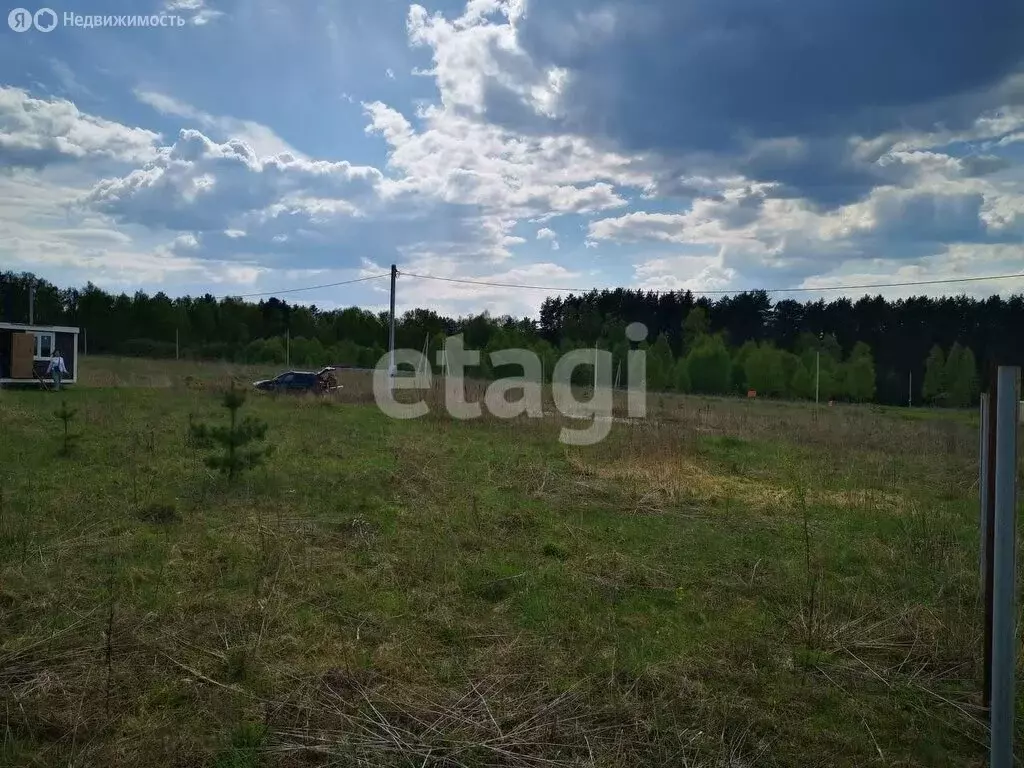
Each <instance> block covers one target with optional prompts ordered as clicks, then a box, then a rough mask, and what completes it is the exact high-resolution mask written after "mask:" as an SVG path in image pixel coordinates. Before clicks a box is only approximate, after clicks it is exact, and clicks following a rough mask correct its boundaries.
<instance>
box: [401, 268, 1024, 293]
mask: <svg viewBox="0 0 1024 768" xmlns="http://www.w3.org/2000/svg"><path fill="white" fill-rule="evenodd" d="M398 274H399V275H404V276H405V277H413V278H418V279H420V280H441V281H443V282H446V283H463V284H467V285H483V286H490V287H494V288H524V289H528V290H535V291H552V292H560V293H566V292H569V293H588V292H590V291H596V290H611V289H607V288H596V287H594V286H591V287H590V288H567V287H564V286H547V285H523V284H520V283H503V282H495V281H491V280H471V279H469V278H460V277H441V276H439V275H420V274H416V273H413V272H403V271H401V270H399V272H398ZM1012 278H1024V273H1016V274H1012V275H982V276H975V277H953V278H943V279H937V280H908V281H904V282H896V283H865V284H860V285H829V286H816V287H811V286H801V287H798V288H746V289H741V288H729V289H715V290H697V291H694V290H691V293H696V294H700V295H727V294H734V293H752V292H754V291H762V290H763V291H765V292H766V293H813V292H816V291H855V290H862V289H868V288H907V287H912V286H917V285H942V284H952V283H971V282H979V281H986V280H1009V279H1012Z"/></svg>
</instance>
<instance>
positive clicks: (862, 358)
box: [842, 341, 875, 403]
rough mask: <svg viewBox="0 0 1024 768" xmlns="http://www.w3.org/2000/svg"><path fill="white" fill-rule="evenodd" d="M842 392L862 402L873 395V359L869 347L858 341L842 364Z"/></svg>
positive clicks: (851, 398) (853, 399) (855, 400)
mask: <svg viewBox="0 0 1024 768" xmlns="http://www.w3.org/2000/svg"><path fill="white" fill-rule="evenodd" d="M842 372H843V382H842V392H843V394H844V395H845V396H846V397H848V398H849V399H850V400H852V401H854V402H857V403H863V402H867V401H868V400H871V399H873V398H874V396H875V361H874V358H873V357H872V355H871V348H870V347H869V346H868V345H867V344H865V343H864V342H863V341H858V342H857V343H856V344H855V345H854V347H853V350H852V351H851V353H850V358H849V360H847V361H846V363H845V364H844V365H843V366H842Z"/></svg>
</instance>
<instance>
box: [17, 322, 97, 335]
mask: <svg viewBox="0 0 1024 768" xmlns="http://www.w3.org/2000/svg"><path fill="white" fill-rule="evenodd" d="M0 329H3V330H8V331H52V332H53V333H78V332H79V329H78V328H72V327H71V326H70V325H39V324H38V323H36V324H35V325H28V324H27V323H0Z"/></svg>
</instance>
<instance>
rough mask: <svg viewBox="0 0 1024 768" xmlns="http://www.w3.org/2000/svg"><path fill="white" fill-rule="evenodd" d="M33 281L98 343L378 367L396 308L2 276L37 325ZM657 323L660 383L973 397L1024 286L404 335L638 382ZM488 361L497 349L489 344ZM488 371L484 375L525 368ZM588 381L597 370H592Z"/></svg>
mask: <svg viewBox="0 0 1024 768" xmlns="http://www.w3.org/2000/svg"><path fill="white" fill-rule="evenodd" d="M32 285H35V295H34V307H33V309H34V319H35V322H36V323H38V324H52V325H73V326H78V327H80V328H82V329H83V331H84V333H83V335H82V337H81V339H82V342H83V344H84V345H85V346H86V349H85V350H84V351H86V352H87V353H88V354H110V355H131V356H139V357H157V358H159V357H174V356H175V355H179V356H181V357H191V358H199V359H223V360H232V361H237V362H250V363H280V364H285V362H286V360H287V362H290V363H291V364H292V365H299V366H316V365H353V366H367V367H369V366H373V365H375V364H376V362H377V360H378V359H379V358H380V357H381V356H382V355H383V354H384V352H385V350H386V347H387V339H388V316H387V313H386V312H376V313H375V312H372V311H369V310H366V309H361V308H358V307H349V308H346V309H335V310H321V309H318V308H317V307H316V306H307V305H303V304H296V303H288V302H286V301H282V300H280V299H277V298H267V299H261V300H259V301H245V300H243V299H242V298H231V297H227V298H219V299H218V298H215V297H214V296H212V295H209V294H207V295H204V296H197V297H189V296H185V297H177V298H171V297H169V296H167V295H166V294H164V293H156V294H153V295H148V294H146V293H143V292H136V293H135V294H134V295H131V296H129V295H127V294H125V293H121V294H116V295H115V294H112V293H108V292H106V291H104V290H102V289H101V288H99V287H97V286H95V285H93V284H91V283H90V284H88V285H86V286H85V287H83V288H62V287H59V286H56V285H54V284H52V283H50V282H48V281H46V280H41V279H39V278H37V277H35V276H34V275H32V274H29V273H20V274H16V273H13V272H3V273H0V314H2V317H3V319H4V320H5V321H7V322H22V323H24V322H27V321H28V316H29V293H30V287H31V286H32ZM632 322H641V323H643V324H644V325H645V326H646V327H647V329H648V340H647V341H645V342H642V344H641V346H643V347H645V348H646V349H647V350H648V373H647V379H648V380H647V385H648V388H649V389H652V390H675V391H682V392H696V393H706V394H746V393H747V392H748V391H749V390H754V391H756V392H757V394H758V396H767V397H781V398H792V399H813V398H814V397H815V396H816V395H817V396H819V397H820V398H821V399H838V400H848V401H856V402H869V401H871V402H879V403H886V404H902V405H906V404H908V403H913V404H922V403H931V404H935V405H949V406H961V407H962V406H966V405H970V404H971V403H973V402H974V399H975V396H976V394H977V392H978V391H979V389H981V388H984V387H985V383H986V381H987V378H988V376H989V375H990V370H991V367H992V366H993V365H997V364H1002V365H1020V364H1022V363H1024V334H1022V333H1021V332H1020V329H1022V328H1024V295H1019V294H1015V295H1012V296H1009V297H1008V298H1001V297H999V296H992V297H989V298H987V299H982V300H979V299H975V298H971V297H968V296H965V295H962V296H956V297H929V296H914V297H911V298H906V299H897V300H888V299H885V298H883V297H882V296H873V297H872V296H864V297H862V298H860V299H857V300H852V299H850V298H845V297H843V298H836V299H833V300H831V301H824V300H820V299H819V300H817V301H809V302H800V301H796V300H793V299H782V300H778V301H773V299H772V297H771V296H770V295H769V294H768V293H767V292H764V291H753V292H746V293H739V294H734V295H730V296H722V297H721V298H717V299H711V298H709V297H707V296H700V295H696V294H693V293H691V292H689V291H667V292H653V291H640V290H632V289H624V288H618V289H614V290H602V291H591V292H589V293H585V294H570V295H568V296H564V297H558V296H555V297H548V298H547V299H545V300H544V302H543V304H542V306H541V308H540V314H539V317H538V318H513V317H507V316H500V317H494V316H491V315H489V314H488V313H486V312H485V313H483V314H479V315H473V316H468V317H445V316H443V315H440V314H438V313H437V312H434V311H432V310H429V309H415V310H412V311H409V312H406V313H404V314H403V315H402V316H401V317H399V318H398V319H397V322H396V332H395V336H396V345H397V346H399V347H407V348H412V349H417V350H422V349H423V348H424V346H425V345H426V346H428V347H429V349H430V350H431V356H432V357H433V355H432V351H433V350H436V349H439V348H440V347H441V346H442V345H443V343H444V338H445V337H446V336H450V335H454V334H459V333H461V334H463V336H464V340H465V345H466V347H467V348H469V349H480V350H484V351H493V350H496V349H501V348H509V347H522V348H530V349H533V350H535V351H536V352H537V353H538V354H539V355H540V356H541V358H542V360H544V361H545V371H546V372H550V371H551V370H552V368H553V365H554V361H555V360H556V359H557V357H558V355H559V353H560V352H564V351H566V350H568V349H572V348H577V347H593V346H598V347H600V348H602V349H608V350H611V351H612V353H613V357H614V360H615V363H614V368H615V376H616V381H617V382H618V384H619V385H621V386H625V384H626V381H625V369H626V366H625V365H624V360H625V356H626V352H627V350H628V349H629V342H628V341H627V339H626V335H625V328H626V325H628V324H629V323H632ZM485 359H486V357H485ZM514 373H515V372H514V371H509V372H504V371H492V370H486V369H483V370H479V371H477V372H476V375H479V376H483V377H490V376H495V375H514ZM579 374H580V377H581V381H585V380H588V377H589V375H590V374H588V373H587V372H585V371H580V372H579Z"/></svg>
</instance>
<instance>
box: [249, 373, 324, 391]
mask: <svg viewBox="0 0 1024 768" xmlns="http://www.w3.org/2000/svg"><path fill="white" fill-rule="evenodd" d="M334 370H335V369H334V368H333V367H331V366H329V367H327V368H322V369H321V370H319V371H316V372H313V371H285V372H284V373H281V374H278V375H277V376H275V377H274V378H272V379H263V380H261V381H255V382H253V387H254V388H255V389H257V390H258V391H260V392H288V393H292V394H304V393H310V392H312V393H315V394H322V393H325V392H330V391H332V390H335V389H340V387H339V386H338V380H337V379H336V378H334Z"/></svg>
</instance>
